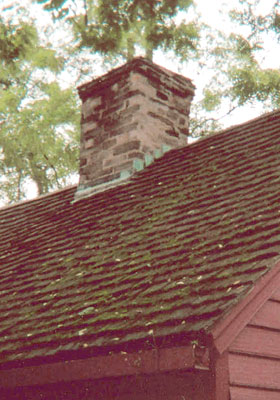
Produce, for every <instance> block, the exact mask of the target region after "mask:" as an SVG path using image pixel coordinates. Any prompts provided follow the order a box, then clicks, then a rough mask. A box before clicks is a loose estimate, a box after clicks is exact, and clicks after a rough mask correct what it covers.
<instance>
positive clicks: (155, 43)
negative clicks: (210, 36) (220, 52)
mask: <svg viewBox="0 0 280 400" xmlns="http://www.w3.org/2000/svg"><path fill="white" fill-rule="evenodd" d="M37 1H38V3H41V4H44V8H45V9H46V10H49V11H52V12H53V13H54V15H55V17H56V18H64V19H65V20H66V21H67V22H69V23H70V24H71V26H72V28H73V32H74V36H75V40H76V42H77V49H81V48H85V47H86V48H90V49H92V50H93V51H94V52H97V53H99V54H101V55H102V57H105V58H107V59H108V58H109V59H110V60H112V59H113V58H115V57H116V56H118V57H121V58H123V59H125V60H129V59H131V58H133V57H134V56H135V54H136V49H137V48H140V49H142V50H143V51H144V54H145V56H146V57H147V58H149V59H152V58H153V53H154V51H155V50H157V49H162V50H164V51H169V50H172V51H173V52H174V53H175V55H176V56H178V57H179V58H180V59H182V58H184V59H185V58H186V57H187V56H188V54H189V53H193V54H195V53H196V50H197V44H198V41H199V25H198V24H197V21H196V22H194V21H191V22H186V20H183V21H182V22H180V23H176V21H175V19H176V17H177V16H178V13H179V12H180V11H185V12H186V11H188V10H189V8H190V7H191V6H193V0H161V1H158V0H149V1H142V0H99V1H94V0H84V1H83V3H81V7H80V8H77V7H76V2H75V1H74V0H68V1H67V0H37ZM82 4H83V7H82Z"/></svg>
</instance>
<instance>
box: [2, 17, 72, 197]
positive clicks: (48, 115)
mask: <svg viewBox="0 0 280 400" xmlns="http://www.w3.org/2000/svg"><path fill="white" fill-rule="evenodd" d="M0 38H1V40H2V43H3V45H2V46H1V52H2V53H1V56H2V57H1V61H0V77H1V78H0V126H1V133H0V176H1V178H0V194H1V198H2V199H6V200H7V201H16V200H20V199H22V198H24V197H25V196H26V185H28V182H31V181H33V182H34V183H35V184H36V186H37V190H38V193H39V194H43V193H47V192H48V191H49V190H50V189H54V188H58V187H61V186H62V185H64V184H65V183H66V182H67V176H69V174H72V173H74V172H76V171H77V159H78V136H79V128H78V124H79V110H78V105H77V99H76V97H75V94H74V93H73V90H72V89H71V90H70V89H64V90H63V89H61V88H60V86H59V85H58V83H56V79H57V73H58V72H60V71H61V68H62V66H63V60H62V58H61V57H57V56H56V53H55V51H54V50H52V49H50V48H44V47H42V46H40V43H39V38H38V35H37V31H36V28H35V27H34V25H32V24H31V23H30V24H26V23H22V22H19V23H18V24H17V25H14V24H12V23H10V22H9V21H8V22H7V21H5V22H4V21H3V20H1V22H0Z"/></svg>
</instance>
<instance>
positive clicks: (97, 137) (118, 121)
mask: <svg viewBox="0 0 280 400" xmlns="http://www.w3.org/2000/svg"><path fill="white" fill-rule="evenodd" d="M194 88H195V87H194V85H193V84H192V82H191V80H190V79H188V78H185V77H183V76H181V75H178V74H176V73H173V72H171V71H168V70H167V69H165V68H162V67H160V66H158V65H156V64H154V63H153V62H151V61H149V60H147V59H145V58H142V57H139V58H135V59H133V60H132V61H130V62H128V63H126V64H125V65H123V66H121V67H119V68H116V69H113V70H112V71H110V72H109V73H107V74H106V75H104V76H102V77H100V78H98V79H94V80H93V81H91V82H89V83H86V84H84V85H82V86H80V87H79V88H78V91H79V96H80V98H81V100H82V120H81V149H80V183H79V187H78V191H77V195H78V197H80V196H81V195H82V193H81V192H82V191H84V190H85V189H89V188H92V189H95V191H97V190H98V188H101V190H102V188H104V187H107V186H110V184H111V185H112V183H116V182H120V181H121V179H123V178H124V177H128V176H130V175H131V174H133V172H134V171H135V170H137V169H141V168H142V166H143V165H145V162H146V164H147V163H149V162H151V160H152V159H153V157H154V156H155V155H156V156H158V155H160V154H162V151H163V150H164V149H165V150H166V149H170V148H176V147H180V146H185V145H186V144H187V141H188V139H187V138H188V132H189V131H188V125H189V111H190V104H191V101H192V98H193V96H194ZM79 193H80V194H79Z"/></svg>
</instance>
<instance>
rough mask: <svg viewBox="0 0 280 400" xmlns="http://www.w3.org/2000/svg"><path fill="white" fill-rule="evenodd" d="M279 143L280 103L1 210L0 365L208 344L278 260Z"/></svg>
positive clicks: (279, 227) (279, 240)
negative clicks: (110, 180) (106, 180)
mask: <svg viewBox="0 0 280 400" xmlns="http://www.w3.org/2000/svg"><path fill="white" fill-rule="evenodd" d="M279 148H280V112H279V111H277V112H273V113H270V114H266V115H264V116H262V117H260V118H258V119H256V120H253V121H250V122H248V123H246V124H242V125H239V126H236V127H232V128H230V129H228V130H226V131H224V132H222V133H220V134H217V135H213V136H211V137H207V138H205V139H203V140H200V141H198V142H196V143H194V144H192V145H190V146H187V147H185V148H181V149H177V150H172V151H170V152H168V153H166V154H165V155H164V156H163V157H161V158H160V159H158V160H156V161H155V162H154V163H153V164H152V165H150V166H149V167H147V168H146V169H145V170H143V171H141V172H140V173H138V174H137V175H136V176H135V177H133V178H132V179H131V180H130V181H128V182H127V184H125V185H122V186H120V187H115V188H112V189H109V190H108V191H105V192H102V193H97V194H95V195H93V196H91V197H89V198H87V199H82V200H80V201H77V202H73V199H74V192H75V190H76V188H69V189H65V190H63V191H60V192H56V193H54V194H51V195H48V196H45V197H42V198H38V199H36V200H33V201H30V202H25V203H23V204H19V205H16V206H12V207H6V208H3V209H2V210H0V221H1V224H0V235H1V238H2V239H1V243H0V251H1V256H0V257H1V258H0V262H1V267H0V293H1V305H0V307H1V319H2V322H1V328H0V329H1V332H0V333H1V335H0V349H1V353H2V357H1V361H2V363H5V362H21V361H22V360H31V361H32V362H35V361H36V359H37V360H39V359H41V357H44V359H45V358H49V359H51V358H55V359H64V358H67V359H68V358H73V357H88V356H93V355H95V354H100V353H108V352H109V351H111V350H114V349H115V350H120V349H122V350H129V349H130V350H131V349H132V348H135V346H137V347H138V348H139V347H141V348H143V347H144V348H145V347H149V346H153V345H154V343H157V345H159V346H167V345H168V344H169V343H170V342H173V344H174V343H177V344H178V345H180V344H181V343H182V342H184V343H186V342H187V341H191V340H193V339H196V338H198V337H199V338H200V339H201V340H205V338H206V337H207V335H208V334H209V333H210V332H211V328H212V327H213V326H214V324H215V323H216V321H218V320H219V319H221V317H222V316H223V315H224V314H225V313H227V312H228V311H229V310H230V309H231V308H232V307H233V306H234V305H235V304H236V303H237V301H239V300H240V299H241V298H242V296H244V295H245V294H246V293H247V292H248V290H249V289H250V288H251V287H252V286H253V284H254V282H256V281H257V280H258V278H259V277H261V276H262V275H263V274H265V273H266V272H267V271H268V270H269V269H270V267H271V266H273V265H274V263H275V260H276V259H277V258H278V256H279V253H280V239H279V233H280V224H279V218H280V206H279V196H280V174H279V171H280V156H279V154H280V153H279ZM38 362H39V361H38Z"/></svg>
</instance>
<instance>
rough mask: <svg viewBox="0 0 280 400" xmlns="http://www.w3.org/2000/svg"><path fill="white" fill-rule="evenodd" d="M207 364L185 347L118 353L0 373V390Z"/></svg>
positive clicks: (202, 354) (205, 357) (205, 356)
mask: <svg viewBox="0 0 280 400" xmlns="http://www.w3.org/2000/svg"><path fill="white" fill-rule="evenodd" d="M209 364H210V360H209V352H208V350H207V348H202V349H201V348H200V349H196V348H195V346H193V345H192V344H189V345H188V346H184V347H172V348H163V349H156V348H155V349H152V350H146V351H139V352H137V353H125V352H120V353H117V354H111V355H108V356H99V357H93V358H88V359H83V360H71V361H65V362H57V363H49V364H41V365H36V366H28V367H23V368H12V369H6V370H1V371H0V388H13V387H17V386H33V385H44V384H54V383H58V382H70V381H74V380H86V379H103V378H111V377H112V378H113V377H120V376H128V375H136V374H137V375H139V374H153V373H160V372H167V371H174V370H182V369H184V370H185V369H196V370H208V369H209Z"/></svg>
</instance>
